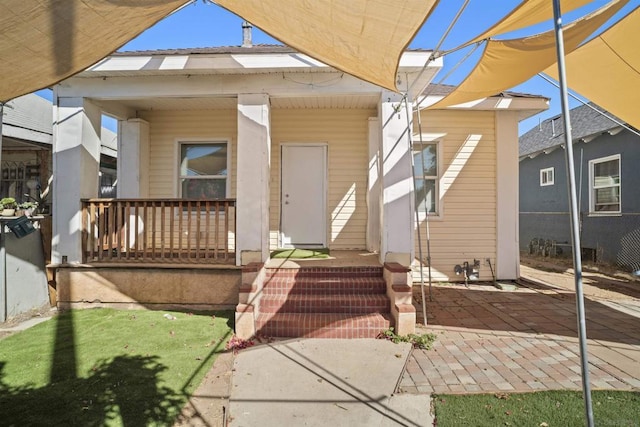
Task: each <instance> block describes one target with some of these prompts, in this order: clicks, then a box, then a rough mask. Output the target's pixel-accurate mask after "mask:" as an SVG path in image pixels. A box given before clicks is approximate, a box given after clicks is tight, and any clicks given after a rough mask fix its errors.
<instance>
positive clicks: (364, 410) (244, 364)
mask: <svg viewBox="0 0 640 427" xmlns="http://www.w3.org/2000/svg"><path fill="white" fill-rule="evenodd" d="M409 353H410V345H409V344H393V343H391V342H389V341H384V340H375V339H368V340H367V339H359V340H332V339H303V340H290V341H280V342H276V343H271V344H265V345H260V346H257V347H253V348H250V349H246V350H242V351H240V353H239V354H238V355H237V356H236V359H235V363H234V374H233V385H232V390H231V397H230V402H229V417H228V421H229V425H232V426H265V427H266V426H289V425H304V426H428V425H433V419H432V418H431V416H430V414H429V408H430V396H429V395H414V396H412V395H401V396H398V395H394V392H395V390H396V387H397V384H398V381H399V379H400V377H401V375H402V371H403V368H404V365H405V363H406V361H407V358H408V356H409Z"/></svg>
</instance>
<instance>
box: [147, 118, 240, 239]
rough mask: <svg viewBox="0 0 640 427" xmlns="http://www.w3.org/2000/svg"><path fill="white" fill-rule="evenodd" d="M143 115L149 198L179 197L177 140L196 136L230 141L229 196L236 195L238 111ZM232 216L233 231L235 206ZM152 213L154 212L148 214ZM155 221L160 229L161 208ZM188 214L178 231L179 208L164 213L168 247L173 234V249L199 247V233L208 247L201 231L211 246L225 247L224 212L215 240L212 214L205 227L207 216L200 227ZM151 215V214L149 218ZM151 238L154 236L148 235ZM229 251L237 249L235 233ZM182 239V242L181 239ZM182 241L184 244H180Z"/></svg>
mask: <svg viewBox="0 0 640 427" xmlns="http://www.w3.org/2000/svg"><path fill="white" fill-rule="evenodd" d="M140 115H141V118H142V119H144V120H146V121H148V122H149V147H150V152H149V171H148V174H149V198H151V199H157V198H174V197H178V175H177V174H178V162H179V159H178V155H179V154H178V147H177V143H176V139H179V140H188V139H189V138H194V139H195V140H197V141H201V140H202V141H204V140H219V139H224V140H228V141H229V145H230V149H231V167H230V171H229V178H228V179H230V180H231V182H230V194H229V198H235V195H236V164H237V163H236V153H237V150H236V141H237V125H236V123H237V112H236V110H206V111H205V110H196V111H193V110H189V111H165V110H161V111H144V112H141V113H140ZM230 212H231V218H229V228H230V230H235V218H234V214H235V208H233V209H231V211H230ZM149 215H151V214H149ZM156 216H157V218H156V224H157V227H158V230H159V229H160V224H161V215H160V208H159V207H158V208H157V213H156ZM188 217H189V215H188V214H187V213H186V212H184V213H183V215H182V221H183V224H182V230H183V231H182V233H180V231H179V230H178V227H179V217H178V214H177V210H176V211H174V213H173V214H171V213H168V212H167V213H165V218H164V220H165V230H164V238H165V245H166V246H167V247H168V245H169V242H170V239H171V237H173V246H174V248H178V247H180V246H181V247H182V248H187V247H190V248H192V249H195V248H196V244H197V243H196V241H197V238H198V237H197V236H200V247H201V248H203V247H204V246H205V243H206V241H205V238H204V234H201V233H202V232H205V231H206V232H207V234H208V235H209V242H208V243H209V247H210V248H212V247H214V246H217V247H218V248H219V249H221V248H223V247H224V239H225V235H224V226H225V220H224V215H221V216H220V219H219V222H218V230H217V231H218V236H217V242H218V243H217V244H214V243H215V242H216V235H215V232H216V221H215V216H214V214H213V213H212V214H211V217H210V219H209V227H208V228H207V227H206V222H205V219H204V217H202V218H201V222H200V228H199V229H198V223H197V219H196V216H195V215H194V214H192V216H191V223H190V225H189V219H188ZM150 218H151V216H149V220H150ZM172 219H173V221H174V229H173V233H171V231H170V228H169V224H170V221H171V220H172ZM148 239H152V236H148ZM155 239H156V245H157V246H158V247H160V239H161V233H160V232H159V231H158V233H157V234H156V236H155ZM226 239H227V242H228V243H227V244H228V245H229V249H230V250H235V243H234V241H235V236H234V234H233V233H229V234H228V235H227V236H226ZM180 240H181V242H180ZM179 242H180V243H181V245H179Z"/></svg>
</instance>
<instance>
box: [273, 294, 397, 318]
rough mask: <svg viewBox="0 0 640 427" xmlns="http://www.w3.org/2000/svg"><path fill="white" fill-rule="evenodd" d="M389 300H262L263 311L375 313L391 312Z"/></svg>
mask: <svg viewBox="0 0 640 427" xmlns="http://www.w3.org/2000/svg"><path fill="white" fill-rule="evenodd" d="M389 305H390V304H389V300H388V299H387V301H373V300H370V301H345V300H335V299H333V300H324V301H323V300H312V299H307V300H290V299H288V300H279V299H278V300H269V299H268V298H265V297H263V298H262V301H261V302H260V312H262V313H278V312H280V313H283V312H286V313H344V314H373V313H389V311H390V307H389Z"/></svg>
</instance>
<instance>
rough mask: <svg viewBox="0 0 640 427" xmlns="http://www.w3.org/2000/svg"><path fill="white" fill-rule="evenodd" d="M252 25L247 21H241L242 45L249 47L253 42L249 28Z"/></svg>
mask: <svg viewBox="0 0 640 427" xmlns="http://www.w3.org/2000/svg"><path fill="white" fill-rule="evenodd" d="M252 28H253V25H251V24H250V23H249V22H248V21H244V22H243V23H242V47H251V46H253V43H252V42H251V29H252Z"/></svg>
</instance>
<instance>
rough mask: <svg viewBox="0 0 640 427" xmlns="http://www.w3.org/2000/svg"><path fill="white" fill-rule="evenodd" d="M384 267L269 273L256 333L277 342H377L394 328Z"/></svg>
mask: <svg viewBox="0 0 640 427" xmlns="http://www.w3.org/2000/svg"><path fill="white" fill-rule="evenodd" d="M389 310H390V301H389V298H388V297H387V296H386V284H385V281H384V279H383V278H382V267H301V268H295V269H293V268H292V269H267V271H266V274H265V279H264V285H263V288H262V297H261V300H260V308H259V313H260V314H259V315H258V316H257V318H256V330H257V332H258V333H259V334H261V335H265V336H272V337H315V338H375V337H376V336H377V335H378V334H379V333H380V331H382V330H385V329H388V328H389V326H390V325H391V320H390V319H391V316H390V314H389Z"/></svg>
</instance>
